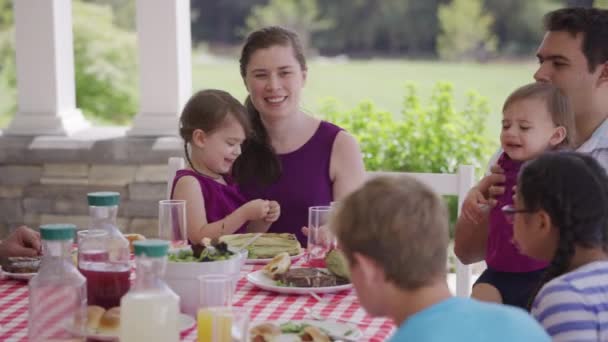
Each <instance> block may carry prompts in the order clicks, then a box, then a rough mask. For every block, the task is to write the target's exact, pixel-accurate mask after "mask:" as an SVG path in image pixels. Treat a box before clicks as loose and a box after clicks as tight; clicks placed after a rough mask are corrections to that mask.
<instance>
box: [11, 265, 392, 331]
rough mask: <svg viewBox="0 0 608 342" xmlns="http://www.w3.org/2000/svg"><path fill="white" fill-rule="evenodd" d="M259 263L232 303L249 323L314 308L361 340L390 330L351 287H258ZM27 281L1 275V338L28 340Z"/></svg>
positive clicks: (243, 275)
mask: <svg viewBox="0 0 608 342" xmlns="http://www.w3.org/2000/svg"><path fill="white" fill-rule="evenodd" d="M259 268H260V267H259V266H251V265H246V266H245V267H243V269H242V270H241V279H240V280H239V283H238V285H237V290H236V293H235V297H234V306H241V307H245V308H247V309H248V310H249V311H250V313H251V316H250V326H253V325H255V324H256V323H261V322H268V321H272V322H287V321H294V320H300V319H305V318H306V313H305V312H304V310H303V308H304V307H306V308H314V309H315V311H318V312H320V313H321V314H323V315H324V316H328V317H334V318H335V317H338V318H345V319H349V320H354V321H356V322H359V324H358V327H359V329H360V330H361V332H362V333H363V338H362V339H361V340H362V341H374V342H379V341H384V340H385V339H386V338H387V337H389V336H390V335H391V334H392V331H393V329H394V325H393V323H392V321H391V320H388V319H383V318H376V319H371V318H370V317H369V316H368V315H367V314H366V313H365V311H364V310H363V308H362V307H361V305H359V302H358V300H357V297H356V295H355V293H354V290H349V291H343V292H340V293H335V294H325V295H321V297H322V298H323V302H319V301H317V300H316V299H314V298H313V297H311V296H303V295H283V294H278V293H274V292H268V291H264V290H260V289H258V288H256V287H254V286H253V285H252V284H250V283H249V282H247V279H246V275H247V274H248V273H249V272H252V271H253V270H257V269H259ZM27 315H28V288H27V282H24V281H19V280H12V279H6V278H4V277H2V278H0V341H7V342H9V341H27ZM196 334H197V332H196V326H194V327H192V328H191V329H189V330H187V331H185V332H183V333H182V341H196Z"/></svg>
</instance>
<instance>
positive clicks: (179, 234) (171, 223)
mask: <svg viewBox="0 0 608 342" xmlns="http://www.w3.org/2000/svg"><path fill="white" fill-rule="evenodd" d="M158 237H159V238H160V239H162V240H168V241H171V247H173V248H180V247H185V246H187V245H188V237H187V230H186V201H185V200H162V201H159V202H158Z"/></svg>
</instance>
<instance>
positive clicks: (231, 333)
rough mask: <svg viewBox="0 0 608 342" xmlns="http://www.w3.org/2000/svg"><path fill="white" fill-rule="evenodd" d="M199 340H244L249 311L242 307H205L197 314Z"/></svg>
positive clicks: (200, 341) (201, 341) (242, 341)
mask: <svg viewBox="0 0 608 342" xmlns="http://www.w3.org/2000/svg"><path fill="white" fill-rule="evenodd" d="M196 319H197V328H198V341H199V342H233V341H238V342H246V341H248V338H247V335H248V331H249V311H248V310H247V309H245V308H242V307H238V308H237V307H207V308H203V309H199V311H198V314H197V317H196Z"/></svg>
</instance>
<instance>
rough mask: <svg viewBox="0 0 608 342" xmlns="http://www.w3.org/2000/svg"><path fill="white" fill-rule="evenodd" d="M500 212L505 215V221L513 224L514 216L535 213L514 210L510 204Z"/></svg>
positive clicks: (528, 210)
mask: <svg viewBox="0 0 608 342" xmlns="http://www.w3.org/2000/svg"><path fill="white" fill-rule="evenodd" d="M500 210H501V211H502V213H503V214H504V215H505V219H506V220H507V222H509V223H513V220H514V219H515V214H518V213H533V212H535V211H536V210H530V209H516V208H515V207H514V206H513V205H510V204H508V205H505V206H504V207H502V208H501V209H500Z"/></svg>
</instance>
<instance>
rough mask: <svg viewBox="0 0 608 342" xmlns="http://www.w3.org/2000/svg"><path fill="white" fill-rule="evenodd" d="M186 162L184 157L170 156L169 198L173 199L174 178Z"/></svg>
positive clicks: (168, 170) (168, 168)
mask: <svg viewBox="0 0 608 342" xmlns="http://www.w3.org/2000/svg"><path fill="white" fill-rule="evenodd" d="M185 165H186V163H185V162H184V158H182V157H170V158H169V163H168V167H167V197H166V198H167V199H171V188H172V187H173V178H175V173H176V172H177V170H179V169H183V168H184V167H185Z"/></svg>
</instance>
